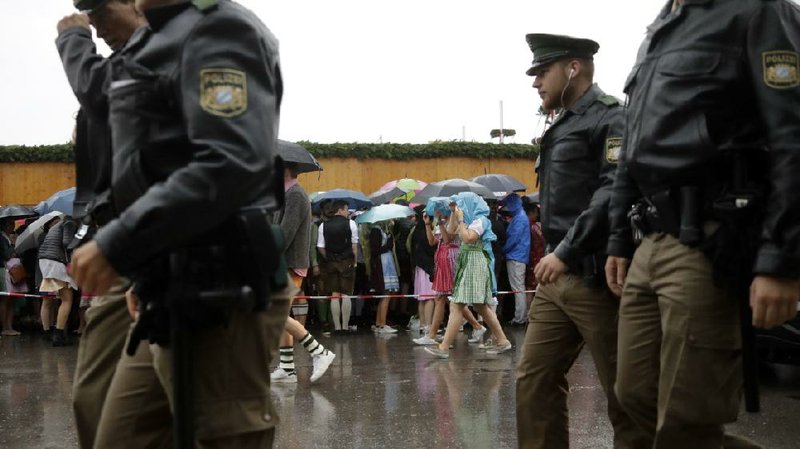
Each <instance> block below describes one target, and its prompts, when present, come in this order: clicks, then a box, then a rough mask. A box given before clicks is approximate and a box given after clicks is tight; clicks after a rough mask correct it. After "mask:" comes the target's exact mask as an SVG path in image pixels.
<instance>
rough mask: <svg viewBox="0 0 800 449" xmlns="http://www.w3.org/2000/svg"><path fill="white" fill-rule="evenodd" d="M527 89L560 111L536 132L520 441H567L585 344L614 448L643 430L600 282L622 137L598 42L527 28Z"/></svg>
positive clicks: (610, 303) (610, 300)
mask: <svg viewBox="0 0 800 449" xmlns="http://www.w3.org/2000/svg"><path fill="white" fill-rule="evenodd" d="M526 38H527V42H528V45H529V46H530V48H531V51H532V52H533V65H532V66H531V68H530V69H528V72H527V74H528V75H530V76H534V77H535V78H534V82H533V87H534V88H535V89H536V90H537V91H538V92H539V96H540V97H541V98H542V106H543V108H544V109H545V110H547V111H553V110H560V113H559V115H558V117H557V118H556V120H555V121H554V123H553V124H552V126H550V128H548V129H547V131H546V132H545V134H544V136H543V137H542V140H541V150H540V154H539V160H538V161H537V164H538V174H539V180H540V185H541V190H540V192H541V194H540V195H541V196H540V198H541V205H542V232H543V234H544V238H545V243H546V246H547V249H546V253H547V255H546V256H545V257H544V258H543V259H542V260H541V261H540V262H539V264H538V265H537V266H536V267H535V270H534V273H535V275H536V278H537V280H538V281H539V288H538V289H537V292H536V297H535V298H534V300H533V304H532V305H531V309H530V312H529V324H528V329H527V332H526V334H525V345H524V347H523V352H522V358H521V360H520V362H519V366H518V367H517V433H518V440H519V447H521V448H547V449H559V448H565V449H566V448H568V447H569V426H568V411H567V391H569V385H568V384H567V377H566V376H567V372H568V371H569V369H570V367H571V366H572V364H573V362H574V361H575V358H576V357H577V356H578V354H579V353H580V351H581V349H582V348H583V347H584V345H585V346H586V347H587V348H588V349H589V352H590V353H591V355H592V357H593V359H594V362H595V365H596V367H597V373H598V377H599V378H600V382H601V384H602V386H603V389H604V391H605V392H606V397H607V399H608V414H609V418H610V419H611V424H612V426H613V427H614V447H615V448H618V449H621V448H637V447H641V446H639V445H638V442H640V441H641V435H640V434H639V431H638V430H637V429H636V426H635V425H634V424H633V423H632V422H631V421H630V420H629V418H628V417H627V416H626V415H625V413H624V412H623V411H622V409H621V408H620V406H619V404H618V403H617V400H616V398H615V396H614V392H613V385H614V377H615V371H616V349H617V346H616V345H617V332H616V323H617V301H616V300H615V299H614V297H613V296H612V295H611V293H610V292H609V291H608V290H607V289H606V288H605V285H603V283H602V277H601V276H602V267H603V264H604V259H605V245H606V243H607V232H608V219H607V217H608V202H609V199H610V196H611V185H612V183H613V179H614V172H615V171H616V164H617V157H618V150H619V148H620V146H621V144H622V129H623V109H622V105H621V104H620V102H619V101H618V100H617V99H616V98H614V97H612V96H610V95H606V94H605V93H603V91H602V90H601V89H600V88H599V87H598V86H597V85H596V84H593V76H594V62H593V57H594V54H595V53H596V52H597V50H598V49H599V45H598V44H597V42H594V41H592V40H589V39H578V38H574V37H569V36H559V35H551V34H529V35H527V37H526Z"/></svg>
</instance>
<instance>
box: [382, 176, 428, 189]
mask: <svg viewBox="0 0 800 449" xmlns="http://www.w3.org/2000/svg"><path fill="white" fill-rule="evenodd" d="M426 185H428V183H427V182H424V181H420V180H419V179H413V178H402V179H395V180H394V181H389V182H387V183H386V184H384V185H383V187H381V190H387V189H391V188H393V187H397V188H399V189H402V190H403V191H404V192H410V191H412V190H414V191H420V190H422V188H423V187H425V186H426Z"/></svg>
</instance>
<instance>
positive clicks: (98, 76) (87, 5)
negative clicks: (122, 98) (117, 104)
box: [56, 0, 147, 449]
mask: <svg viewBox="0 0 800 449" xmlns="http://www.w3.org/2000/svg"><path fill="white" fill-rule="evenodd" d="M74 4H75V7H76V8H77V9H78V10H80V11H84V12H83V13H76V14H71V15H69V16H66V17H64V18H63V19H61V20H60V21H59V22H58V24H57V26H56V28H57V30H58V38H57V39H56V46H57V48H58V52H59V55H60V56H61V61H62V63H63V65H64V71H65V73H66V75H67V81H69V84H70V87H71V88H72V90H73V92H74V93H75V97H76V98H77V100H78V102H79V103H80V105H81V109H80V111H78V116H77V119H76V125H75V145H74V151H75V162H76V163H75V168H76V193H75V204H74V207H73V210H74V216H75V218H76V219H78V220H81V221H82V222H83V223H84V224H85V225H86V226H87V228H91V229H88V231H90V232H94V231H95V230H96V228H97V227H99V226H102V225H103V224H105V223H106V222H107V221H108V220H109V219H110V218H111V215H112V214H111V213H110V209H111V208H110V207H109V206H110V205H109V204H108V201H107V200H105V199H104V198H107V196H108V189H109V188H110V187H111V157H112V151H111V130H110V128H109V126H108V86H109V78H110V66H111V62H112V61H114V60H115V59H117V58H118V57H119V50H120V48H122V46H123V45H125V43H126V42H127V41H128V40H129V39H130V37H131V36H132V35H133V34H134V32H135V31H136V30H137V29H139V28H141V27H143V26H145V25H146V24H147V21H146V20H145V18H144V15H143V14H142V13H141V12H140V11H139V10H138V9H137V8H136V5H135V3H134V0H74ZM91 26H94V28H95V30H96V31H97V35H98V37H100V38H101V39H103V40H104V41H105V42H106V44H107V45H108V46H109V47H110V48H111V50H112V51H113V53H112V54H111V56H109V57H108V58H104V57H103V56H101V55H99V54H97V48H96V46H95V43H94V41H93V40H92V30H91ZM84 232H86V231H84ZM126 289H127V281H124V280H123V281H120V282H119V283H118V284H117V285H115V286H114V288H113V290H112V291H111V292H109V293H108V294H106V295H102V296H99V297H96V298H95V299H94V300H93V302H92V305H91V307H89V309H88V310H87V311H86V325H85V328H84V330H83V333H82V335H81V344H80V347H79V348H78V359H77V364H76V367H75V381H74V383H73V387H72V406H73V411H74V412H75V424H76V428H77V432H78V441H79V443H80V446H81V447H82V448H84V449H89V448H92V447H93V446H94V438H95V433H96V432H97V422H98V421H99V420H100V415H101V412H102V408H103V403H104V402H105V401H104V399H105V397H106V392H107V391H108V387H109V385H110V384H111V378H112V376H113V375H114V370H115V369H116V366H117V361H118V360H119V356H120V354H121V353H122V347H123V345H124V344H125V335H126V333H127V331H128V326H129V325H130V323H131V317H130V316H129V314H128V310H127V307H126V304H125V297H124V292H125V290H126ZM87 293H90V292H87Z"/></svg>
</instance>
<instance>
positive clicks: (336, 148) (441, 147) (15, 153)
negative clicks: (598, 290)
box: [0, 142, 539, 162]
mask: <svg viewBox="0 0 800 449" xmlns="http://www.w3.org/2000/svg"><path fill="white" fill-rule="evenodd" d="M297 143H299V144H300V145H302V146H304V147H305V148H306V149H307V150H308V151H310V152H311V154H313V155H314V156H315V157H317V158H348V157H353V158H356V159H395V160H404V159H432V158H447V157H470V158H477V159H488V158H499V159H535V158H536V156H537V154H538V153H539V148H538V147H537V146H535V145H522V144H504V145H497V144H493V143H476V142H433V143H428V144H409V143H314V142H297ZM73 161H74V158H73V154H72V146H71V145H70V144H68V143H67V144H60V145H38V146H25V145H6V146H0V162H73Z"/></svg>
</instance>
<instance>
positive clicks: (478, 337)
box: [467, 327, 486, 343]
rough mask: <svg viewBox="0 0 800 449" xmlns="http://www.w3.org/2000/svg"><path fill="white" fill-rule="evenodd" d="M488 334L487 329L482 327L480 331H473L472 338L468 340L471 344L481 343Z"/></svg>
mask: <svg viewBox="0 0 800 449" xmlns="http://www.w3.org/2000/svg"><path fill="white" fill-rule="evenodd" d="M485 333H486V327H481V328H480V329H478V330H474V331H472V337H470V338H469V340H467V342H469V343H480V342H482V341H483V334H485Z"/></svg>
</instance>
